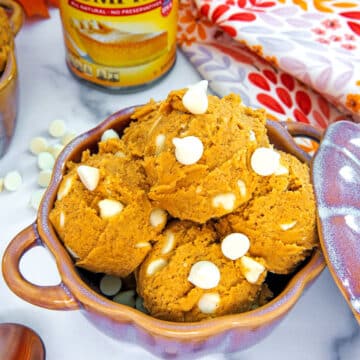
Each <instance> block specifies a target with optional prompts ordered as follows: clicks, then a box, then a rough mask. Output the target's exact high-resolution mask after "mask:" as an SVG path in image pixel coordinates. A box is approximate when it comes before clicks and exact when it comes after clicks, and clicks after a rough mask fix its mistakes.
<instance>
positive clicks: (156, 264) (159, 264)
mask: <svg viewBox="0 0 360 360" xmlns="http://www.w3.org/2000/svg"><path fill="white" fill-rule="evenodd" d="M166 265H167V261H166V260H165V259H162V258H160V259H156V260H154V261H152V262H151V263H150V264H149V265H148V267H147V269H146V274H147V275H148V276H151V275H154V274H155V273H156V272H158V271H159V270H161V269H162V268H164V267H165V266H166Z"/></svg>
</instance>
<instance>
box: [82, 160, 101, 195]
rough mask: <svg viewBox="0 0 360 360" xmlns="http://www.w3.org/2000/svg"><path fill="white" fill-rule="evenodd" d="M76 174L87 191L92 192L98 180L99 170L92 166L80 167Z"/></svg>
mask: <svg viewBox="0 0 360 360" xmlns="http://www.w3.org/2000/svg"><path fill="white" fill-rule="evenodd" d="M77 173H78V175H79V178H80V180H81V182H82V183H83V184H84V186H85V187H86V188H87V189H88V190H90V191H93V190H95V189H96V187H97V185H98V183H99V179H100V171H99V169H97V168H95V167H92V166H87V165H80V166H78V168H77Z"/></svg>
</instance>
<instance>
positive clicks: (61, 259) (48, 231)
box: [2, 108, 325, 358]
mask: <svg viewBox="0 0 360 360" xmlns="http://www.w3.org/2000/svg"><path fill="white" fill-rule="evenodd" d="M133 111H134V108H128V109H125V110H122V111H119V112H117V113H115V114H114V115H112V116H110V117H109V118H107V119H106V120H105V121H104V122H102V123H101V124H100V125H99V126H97V127H96V128H94V129H92V130H90V131H89V132H87V133H85V134H83V135H81V136H79V137H77V138H76V139H75V140H74V141H73V142H71V143H70V144H69V145H68V146H67V147H66V148H65V149H64V151H63V152H62V153H61V154H60V156H59V158H58V160H57V162H56V165H55V168H54V172H53V177H52V180H51V183H50V185H49V187H48V189H47V191H46V193H45V195H44V198H43V200H42V203H41V205H40V209H39V212H38V217H37V221H36V222H35V223H34V224H32V225H30V226H29V227H27V228H26V229H24V230H23V231H22V232H21V233H19V234H18V235H17V236H16V237H15V238H14V239H13V240H12V242H11V243H10V245H9V246H8V248H7V250H6V252H5V254H4V258H3V267H2V269H3V274H4V278H5V281H6V282H7V284H8V286H9V287H10V288H11V289H12V290H13V291H14V292H15V293H16V294H17V295H18V296H20V297H21V298H23V299H25V300H27V301H29V302H30V303H32V304H35V305H39V306H42V307H45V308H49V309H55V310H81V312H82V313H83V314H84V316H85V317H86V318H87V319H88V320H89V321H90V322H91V323H93V324H94V325H95V326H96V327H98V328H99V329H101V330H102V331H103V332H105V333H107V334H109V335H111V336H112V337H114V338H116V339H120V340H122V341H124V340H127V341H131V342H132V343H137V344H139V345H140V346H142V347H144V348H146V349H147V350H149V351H151V352H153V353H155V354H157V355H159V356H162V357H169V356H176V355H179V354H180V355H181V358H184V357H185V355H188V356H198V355H204V354H206V353H210V352H212V351H216V352H224V353H225V352H233V351H237V350H240V349H245V348H247V347H249V346H251V345H253V344H255V343H256V342H258V341H259V340H261V339H262V338H264V337H265V336H266V335H267V334H269V333H270V331H271V330H272V329H273V328H274V327H275V326H276V325H277V324H278V323H279V322H280V320H281V319H282V318H283V317H284V316H285V315H286V314H287V312H288V311H289V310H290V309H291V308H292V307H293V306H294V304H295V303H296V302H297V300H298V299H299V297H300V296H301V294H302V293H303V291H304V289H305V288H306V287H307V286H309V284H311V283H312V281H313V280H314V279H315V278H316V277H317V276H318V275H319V274H320V272H321V271H322V270H323V269H324V266H325V263H324V259H323V257H322V255H321V252H320V250H318V249H316V250H314V251H313V253H312V255H311V256H310V257H309V259H308V260H307V261H306V262H305V263H304V264H303V265H302V266H301V267H300V268H299V270H298V271H297V272H296V273H295V274H294V275H292V276H291V277H286V279H283V280H281V281H279V283H277V284H276V286H277V288H278V289H279V290H278V293H277V295H276V297H275V298H274V299H273V300H272V301H271V302H269V303H268V304H266V305H265V306H262V307H260V308H258V309H256V310H253V311H249V312H245V313H241V314H234V315H227V316H221V317H218V318H214V319H211V320H205V321H201V322H193V323H175V322H168V321H163V320H159V319H156V318H154V317H151V316H150V315H146V314H144V313H142V312H140V311H138V310H136V309H133V308H130V307H127V306H125V305H121V304H118V303H115V302H113V301H110V300H108V299H107V298H105V297H104V296H102V295H101V294H99V293H98V292H96V291H94V290H93V287H92V286H91V281H92V280H91V278H90V277H91V276H90V277H89V275H88V274H87V273H86V272H83V271H82V270H81V269H79V268H77V267H76V266H74V263H73V260H72V259H71V257H70V255H69V254H68V252H67V251H66V249H65V248H64V246H63V244H62V242H61V240H60V239H59V238H58V236H57V235H56V233H55V231H54V229H53V227H52V225H51V223H50V221H49V212H50V211H51V209H52V208H53V205H54V202H55V200H56V194H57V190H58V187H59V184H60V182H61V180H62V177H63V174H64V171H65V170H64V169H65V166H64V165H65V163H66V162H67V161H69V160H72V161H79V160H80V156H81V153H82V151H83V150H85V149H88V148H90V149H96V147H97V143H98V141H99V140H100V138H101V135H102V133H103V132H104V131H105V130H107V129H110V128H112V129H114V130H116V131H117V132H118V133H119V134H121V133H122V132H123V130H124V128H125V127H126V126H128V124H129V122H130V116H131V114H132V113H133ZM267 129H268V133H269V137H270V140H271V142H272V143H273V144H274V145H275V147H277V148H278V149H281V150H284V151H287V152H289V153H291V154H293V155H295V156H297V157H298V158H299V159H300V160H301V161H304V162H308V163H309V157H308V156H307V154H306V153H305V152H304V151H302V150H301V149H300V148H299V147H298V146H297V145H296V144H295V142H294V141H293V138H292V137H291V136H290V135H289V133H290V134H293V135H294V136H298V135H305V136H308V137H312V138H316V139H317V140H319V139H320V135H319V133H318V132H317V131H316V130H315V129H313V128H311V127H309V126H305V125H301V124H297V123H289V124H285V125H283V126H282V125H279V124H278V123H273V122H270V121H269V122H268V124H267ZM33 246H45V247H47V248H48V249H49V250H50V252H51V253H52V255H53V256H54V258H55V260H56V264H57V267H58V269H59V273H60V276H61V279H62V281H61V283H60V284H58V285H56V286H36V285H33V284H31V283H29V282H27V281H26V280H25V279H24V278H23V276H22V275H21V273H20V271H19V261H20V259H21V256H22V255H23V254H24V253H25V252H26V251H27V250H29V249H30V248H31V247H33Z"/></svg>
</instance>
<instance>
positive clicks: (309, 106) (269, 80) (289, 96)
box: [248, 69, 330, 128]
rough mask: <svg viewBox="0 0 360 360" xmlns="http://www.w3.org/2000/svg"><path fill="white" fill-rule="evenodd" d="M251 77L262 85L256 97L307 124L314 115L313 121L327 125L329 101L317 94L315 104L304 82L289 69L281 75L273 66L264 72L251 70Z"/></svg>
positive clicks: (255, 82)
mask: <svg viewBox="0 0 360 360" xmlns="http://www.w3.org/2000/svg"><path fill="white" fill-rule="evenodd" d="M248 79H249V81H250V83H252V84H253V85H255V86H256V87H257V88H259V89H260V92H259V93H258V94H257V96H256V99H257V101H258V102H259V103H260V104H261V105H262V106H264V107H265V108H267V109H269V110H271V111H273V112H275V113H277V114H279V115H280V117H284V116H285V115H287V116H288V120H289V121H294V120H296V121H299V122H303V123H307V124H310V123H311V121H310V120H309V119H310V118H314V119H315V120H316V122H317V124H312V125H315V126H317V127H321V128H325V127H326V126H327V124H328V120H327V118H328V117H329V115H330V108H329V104H328V103H327V102H326V101H325V100H324V99H323V98H322V97H321V96H320V95H316V96H315V97H313V99H316V98H317V105H318V106H314V104H313V103H312V99H311V97H310V96H309V94H308V93H307V92H306V91H305V90H304V87H303V85H301V84H300V83H298V82H297V81H296V80H294V78H293V77H292V76H291V75H289V74H286V73H282V74H280V75H279V74H278V73H277V72H275V71H274V70H270V69H265V70H263V71H262V72H261V73H260V72H251V73H249V75H248ZM275 94H276V97H275V96H274V95H275ZM313 101H314V100H313ZM319 110H320V111H319Z"/></svg>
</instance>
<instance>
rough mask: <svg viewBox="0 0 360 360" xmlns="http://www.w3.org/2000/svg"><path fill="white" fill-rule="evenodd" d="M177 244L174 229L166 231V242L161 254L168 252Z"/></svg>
mask: <svg viewBox="0 0 360 360" xmlns="http://www.w3.org/2000/svg"><path fill="white" fill-rule="evenodd" d="M174 246H175V235H174V233H173V232H172V231H167V232H166V239H165V244H164V246H163V247H162V249H161V254H163V255H165V254H168V253H169V252H170V251H171V250H172V249H173V248H174Z"/></svg>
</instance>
